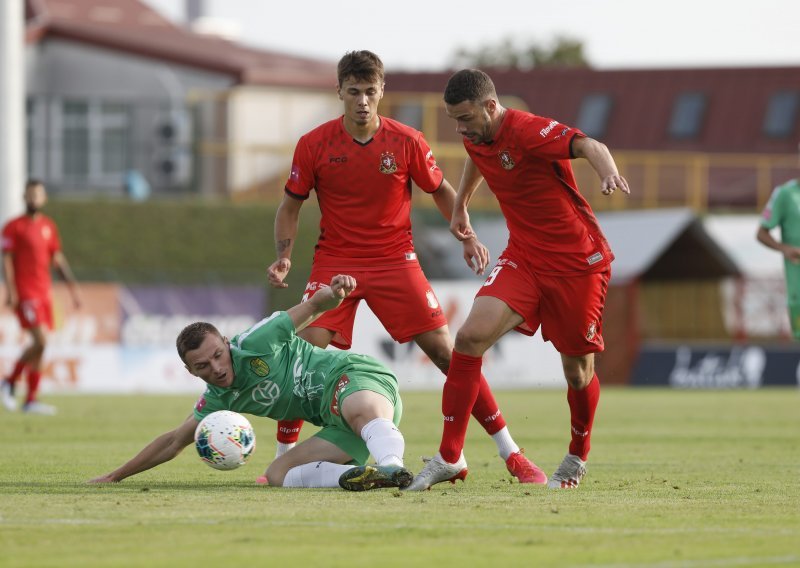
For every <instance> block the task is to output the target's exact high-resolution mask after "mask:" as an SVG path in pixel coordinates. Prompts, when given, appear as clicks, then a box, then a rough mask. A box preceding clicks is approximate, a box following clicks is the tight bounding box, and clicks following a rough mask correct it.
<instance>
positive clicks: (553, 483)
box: [547, 454, 586, 489]
mask: <svg viewBox="0 0 800 568" xmlns="http://www.w3.org/2000/svg"><path fill="white" fill-rule="evenodd" d="M584 475H586V462H585V461H583V460H582V459H581V458H579V457H578V456H576V455H573V454H567V455H566V456H564V461H562V462H561V465H560V466H558V469H557V470H556V472H555V473H554V474H553V475H551V476H550V481H548V482H547V487H549V488H550V489H574V488H576V487H577V486H578V485H579V484H580V482H581V479H583V476H584Z"/></svg>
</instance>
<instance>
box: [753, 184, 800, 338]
mask: <svg viewBox="0 0 800 568" xmlns="http://www.w3.org/2000/svg"><path fill="white" fill-rule="evenodd" d="M775 227H780V228H781V240H780V241H778V240H777V239H775V237H773V236H772V233H770V231H771V230H772V229H774V228H775ZM756 238H757V239H758V241H759V242H760V243H762V244H763V245H764V246H767V247H769V248H771V249H773V250H776V251H778V252H780V253H781V254H782V255H783V262H784V268H785V274H786V295H787V303H788V304H789V319H790V320H791V324H792V335H794V338H795V339H800V180H796V179H793V180H791V181H788V182H786V183H784V184H783V185H779V186H778V187H776V188H775V190H774V191H773V192H772V196H771V197H770V198H769V201H768V202H767V205H766V207H764V213H763V215H762V219H761V225H760V226H759V228H758V232H757V233H756Z"/></svg>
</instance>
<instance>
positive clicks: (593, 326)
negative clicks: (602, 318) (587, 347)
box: [586, 321, 597, 341]
mask: <svg viewBox="0 0 800 568" xmlns="http://www.w3.org/2000/svg"><path fill="white" fill-rule="evenodd" d="M596 334H597V322H596V321H593V322H592V323H590V324H589V328H588V329H587V330H586V341H591V340H592V339H594V336H595V335H596Z"/></svg>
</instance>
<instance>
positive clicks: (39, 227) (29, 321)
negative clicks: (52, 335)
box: [0, 180, 80, 414]
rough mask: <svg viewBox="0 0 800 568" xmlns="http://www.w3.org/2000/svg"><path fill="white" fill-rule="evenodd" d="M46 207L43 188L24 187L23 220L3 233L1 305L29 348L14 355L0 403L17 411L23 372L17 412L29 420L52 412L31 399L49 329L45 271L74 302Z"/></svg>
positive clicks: (76, 300)
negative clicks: (22, 393)
mask: <svg viewBox="0 0 800 568" xmlns="http://www.w3.org/2000/svg"><path fill="white" fill-rule="evenodd" d="M46 202H47V192H46V191H45V187H44V184H43V183H42V182H40V181H37V180H30V181H28V183H27V184H26V185H25V206H26V211H25V214H24V215H22V216H20V217H17V218H16V219H12V220H11V221H9V222H8V223H7V224H6V226H5V227H4V228H3V271H4V276H5V283H6V290H7V302H8V305H9V306H10V307H11V308H12V309H13V310H14V311H15V312H16V314H17V318H18V319H19V323H20V325H21V326H22V328H23V329H25V330H27V331H28V332H29V333H30V335H31V338H32V339H33V343H32V344H31V345H29V346H28V347H27V348H26V349H25V350H24V351H23V352H22V355H20V357H19V359H18V360H17V362H16V364H15V365H14V369H13V370H12V371H11V374H10V375H9V376H8V377H7V378H6V379H4V380H3V382H2V384H0V398H2V402H3V405H4V406H5V407H6V409H8V410H9V411H12V412H13V411H14V410H16V409H17V401H16V399H15V398H14V387H15V385H16V382H17V380H18V379H19V378H20V376H21V375H22V373H23V371H25V370H26V369H27V375H26V377H27V382H28V392H27V397H26V398H25V404H24V406H23V407H22V409H23V411H25V412H29V413H31V414H55V408H54V407H52V406H50V405H48V404H44V403H42V402H39V401H38V400H37V398H36V395H37V393H38V391H39V380H40V378H41V364H42V355H43V354H44V350H45V346H46V344H47V341H46V337H45V329H52V328H53V303H52V297H51V290H50V288H51V277H50V268H51V266H54V267H55V268H56V269H57V270H58V272H59V273H60V274H61V276H62V277H63V278H64V280H65V281H66V282H67V286H68V288H69V291H70V293H71V295H72V300H73V302H74V303H75V307H76V308H77V307H80V297H79V295H78V288H77V284H76V282H75V277H74V276H73V275H72V271H71V270H70V268H69V264H68V263H67V258H66V257H65V256H64V253H63V252H61V241H60V239H59V237H58V229H57V228H56V224H55V223H54V222H53V220H52V219H50V218H49V217H47V216H45V215H43V214H42V213H41V209H42V207H44V204H45V203H46Z"/></svg>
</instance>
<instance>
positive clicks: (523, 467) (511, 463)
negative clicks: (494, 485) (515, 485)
mask: <svg viewBox="0 0 800 568" xmlns="http://www.w3.org/2000/svg"><path fill="white" fill-rule="evenodd" d="M524 453H525V450H523V449H520V451H518V452H514V453H513V454H511V455H510V456H508V459H507V460H506V467H507V468H508V473H510V474H511V475H513V476H514V477H516V478H517V479H519V482H520V483H535V484H537V485H544V484H545V483H547V474H545V472H543V471H542V470H541V469H539V467H538V466H537V465H536V464H535V463H533V462H532V461H531V460H529V459H528V458H526V457H525V456H524V455H523V454H524Z"/></svg>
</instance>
